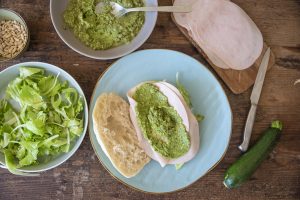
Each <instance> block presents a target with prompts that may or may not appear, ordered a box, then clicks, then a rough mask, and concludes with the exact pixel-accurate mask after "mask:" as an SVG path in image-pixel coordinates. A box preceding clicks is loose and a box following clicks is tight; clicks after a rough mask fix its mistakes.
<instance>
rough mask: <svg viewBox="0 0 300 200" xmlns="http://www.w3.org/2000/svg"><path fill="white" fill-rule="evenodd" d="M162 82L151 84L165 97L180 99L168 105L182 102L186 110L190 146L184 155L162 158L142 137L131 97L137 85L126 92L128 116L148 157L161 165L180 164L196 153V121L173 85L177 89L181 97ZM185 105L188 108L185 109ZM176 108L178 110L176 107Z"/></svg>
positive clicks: (197, 129) (197, 141)
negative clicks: (175, 157)
mask: <svg viewBox="0 0 300 200" xmlns="http://www.w3.org/2000/svg"><path fill="white" fill-rule="evenodd" d="M163 83H165V82H157V83H153V84H154V85H156V86H157V87H158V88H159V89H160V91H161V92H162V93H163V94H164V95H165V96H167V97H171V96H172V99H173V100H172V101H180V103H179V102H177V103H175V104H174V102H173V103H171V102H170V105H172V106H174V105H175V106H177V105H180V104H183V105H184V109H185V110H186V112H187V115H188V120H189V121H188V122H189V131H188V132H189V136H190V142H191V146H190V149H189V151H188V152H187V153H186V154H185V155H183V156H181V157H179V158H177V159H167V158H164V157H163V156H161V155H160V154H159V153H157V152H155V151H154V150H153V148H152V147H151V145H150V144H149V142H148V141H147V140H146V139H145V138H144V136H143V133H142V131H141V129H140V128H139V125H138V122H137V119H136V113H135V106H136V102H135V100H134V99H132V98H131V97H132V95H133V94H134V91H135V90H136V88H137V87H138V86H137V87H135V88H133V89H131V90H130V91H129V92H128V94H127V96H128V99H129V103H130V107H131V109H130V117H131V120H132V123H133V125H134V127H135V129H136V132H137V137H138V140H139V142H140V145H141V147H142V148H143V149H144V151H145V152H146V154H147V155H148V156H149V157H151V158H152V159H153V160H156V161H157V162H159V164H160V165H161V166H162V167H164V166H165V165H166V164H181V163H185V162H187V161H189V160H191V159H192V158H193V157H194V156H195V155H196V154H197V152H198V150H199V143H200V140H199V126H198V122H197V120H196V118H195V116H194V115H193V114H192V112H191V110H190V109H189V108H188V107H187V105H186V103H185V102H184V100H183V97H182V96H181V94H180V93H179V91H178V90H177V89H176V88H175V87H174V86H173V87H174V88H175V89H176V90H177V91H178V93H179V95H180V96H181V97H179V96H178V94H177V93H176V92H174V91H173V90H172V89H171V88H169V87H168V85H166V84H163ZM174 95H175V96H174ZM174 99H175V100H174ZM179 107H180V106H179ZM186 107H187V108H188V109H186ZM177 110H178V108H177Z"/></svg>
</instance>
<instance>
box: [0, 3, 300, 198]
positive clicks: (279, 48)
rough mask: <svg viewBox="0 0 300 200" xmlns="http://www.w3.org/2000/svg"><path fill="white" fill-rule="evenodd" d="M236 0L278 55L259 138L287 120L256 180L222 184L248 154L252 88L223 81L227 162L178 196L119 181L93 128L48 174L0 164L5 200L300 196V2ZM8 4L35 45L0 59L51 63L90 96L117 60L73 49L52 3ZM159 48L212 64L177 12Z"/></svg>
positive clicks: (164, 24) (160, 29)
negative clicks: (58, 27)
mask: <svg viewBox="0 0 300 200" xmlns="http://www.w3.org/2000/svg"><path fill="white" fill-rule="evenodd" d="M234 2H235V3H237V4H238V5H239V6H240V7H242V8H243V9H244V10H245V11H246V12H247V13H248V14H249V15H250V17H252V19H253V20H254V21H255V22H256V24H257V25H258V27H259V28H260V30H261V31H262V33H263V36H264V38H265V41H266V42H267V43H268V44H269V45H270V46H271V48H272V50H273V51H274V53H275V55H276V64H275V66H274V67H273V68H272V69H271V70H270V71H269V72H268V74H267V76H266V80H265V85H264V88H263V91H262V95H261V99H260V102H259V106H258V111H257V117H256V121H255V124H254V130H253V136H252V141H254V140H256V139H257V138H258V136H259V135H260V133H261V132H262V131H263V130H264V129H266V128H267V127H268V126H269V124H270V122H271V121H272V120H274V119H280V120H282V121H283V123H284V129H283V134H282V137H281V139H280V142H279V144H278V145H277V147H276V149H275V150H274V151H273V152H272V153H271V155H270V156H269V158H268V159H267V160H266V161H265V162H264V163H263V164H262V166H261V167H260V168H259V169H258V170H257V172H256V173H255V174H254V176H253V177H252V178H251V180H250V181H249V182H247V183H246V184H244V185H243V186H242V187H240V188H239V189H234V190H228V189H226V188H225V187H224V186H223V184H222V180H223V176H224V172H225V170H226V168H227V167H228V166H229V165H230V164H231V163H232V162H234V161H235V160H236V158H238V157H239V156H240V155H241V152H240V151H239V150H238V149H237V146H238V144H239V143H240V142H241V138H242V132H243V128H244V123H245V120H246V116H247V113H248V109H249V106H250V102H249V98H250V93H251V89H249V90H248V91H246V92H245V93H243V94H240V95H234V94H233V93H231V92H230V91H229V89H228V88H227V87H226V86H225V85H224V84H223V83H222V82H221V83H222V85H223V87H224V89H225V91H226V93H227V95H228V98H229V101H230V104H231V107H232V111H233V130H232V138H231V141H230V146H229V149H228V152H227V153H226V155H225V157H224V159H223V160H222V162H221V163H220V164H219V165H218V166H217V167H216V168H215V169H213V170H212V171H211V172H210V173H209V174H207V175H206V176H204V177H203V178H201V179H200V180H198V181H197V182H196V183H194V184H193V185H191V186H190V187H188V188H186V189H184V190H182V191H179V192H175V193H171V194H165V195H151V194H145V193H142V192H139V191H135V190H133V189H131V188H129V187H127V186H125V185H123V184H122V183H119V182H118V181H117V180H115V179H114V178H112V177H111V176H110V175H109V173H108V172H107V171H105V169H104V168H103V167H102V165H101V164H100V163H99V161H98V159H97V156H96V155H95V153H94V151H93V149H92V147H91V144H90V140H89V136H88V134H87V135H86V137H85V139H84V142H83V143H82V145H81V146H80V148H79V150H78V151H77V152H76V154H75V155H74V156H73V157H71V158H70V159H69V160H68V161H67V162H65V163H64V164H62V165H61V166H59V167H57V168H55V169H53V170H50V171H47V172H46V173H43V174H42V175H41V176H40V177H34V178H32V177H29V178H28V177H19V176H14V175H11V174H10V173H8V171H7V170H4V169H0V199H5V200H10V199H39V200H42V199H100V198H101V199H150V198H153V199H300V84H298V85H296V86H294V82H295V80H296V79H299V78H300V1H299V0H265V1H254V0H234ZM159 4H160V5H170V4H171V0H160V1H159ZM0 6H1V7H5V8H11V9H13V10H15V11H17V12H19V13H21V15H22V16H23V17H24V18H25V20H26V21H27V23H28V25H29V29H30V31H31V43H30V46H29V49H28V51H27V52H26V53H25V54H24V55H23V56H22V57H21V58H19V59H18V60H13V61H12V62H6V63H0V70H3V69H5V68H6V67H8V66H10V65H13V64H17V63H20V62H25V61H42V62H47V63H51V64H54V65H57V66H60V67H61V68H63V69H64V70H66V71H67V72H69V73H70V74H71V75H73V76H74V77H75V79H76V80H77V81H78V82H79V84H80V85H81V86H82V87H83V90H84V92H85V94H86V97H87V99H90V97H91V94H92V91H93V88H94V85H95V84H96V81H97V79H98V76H99V75H100V74H101V73H102V72H103V71H104V70H105V69H106V68H107V67H108V66H109V65H110V64H111V63H112V62H113V60H111V61H97V60H93V59H90V58H87V57H84V56H81V55H79V54H77V53H75V52H74V51H72V50H71V49H70V48H69V47H67V46H66V45H65V44H64V43H63V41H62V40H61V39H60V38H59V37H58V35H57V34H56V32H55V30H54V28H53V26H52V23H51V19H50V14H49V1H46V0H13V1H12V0H0ZM151 48H167V49H173V50H177V51H181V52H184V53H186V54H188V55H191V56H193V57H194V58H196V59H197V60H200V61H201V62H202V63H203V64H205V65H206V66H207V67H208V68H209V69H211V68H210V66H209V65H208V64H207V63H206V62H205V61H204V60H203V58H202V57H201V56H200V55H199V54H198V53H197V51H196V50H195V48H193V47H192V45H190V44H189V43H188V41H187V40H186V39H185V38H184V36H183V35H182V34H181V33H180V32H179V31H178V30H177V29H176V27H175V25H174V24H173V23H172V21H171V18H170V15H169V14H165V13H160V14H159V17H158V21H157V25H156V28H155V30H154V32H153V34H152V35H151V37H150V38H149V39H148V40H147V42H146V43H145V44H144V45H143V46H142V47H141V48H140V49H151ZM219 80H220V79H219ZM0 84H1V80H0Z"/></svg>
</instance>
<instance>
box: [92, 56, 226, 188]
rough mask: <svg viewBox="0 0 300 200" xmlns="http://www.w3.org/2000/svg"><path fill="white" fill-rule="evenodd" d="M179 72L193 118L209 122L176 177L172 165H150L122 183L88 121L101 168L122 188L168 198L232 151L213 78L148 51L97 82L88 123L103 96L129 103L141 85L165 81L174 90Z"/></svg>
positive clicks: (222, 97) (191, 63) (188, 61)
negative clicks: (108, 94)
mask: <svg viewBox="0 0 300 200" xmlns="http://www.w3.org/2000/svg"><path fill="white" fill-rule="evenodd" d="M177 72H179V74H180V82H181V83H182V84H183V85H184V86H185V87H186V89H187V90H188V91H189V93H190V95H191V100H192V104H193V107H194V111H195V113H201V114H203V115H204V116H205V119H204V121H202V122H201V123H200V149H199V153H198V154H197V155H196V157H195V158H194V159H193V160H191V161H189V162H188V163H186V164H184V166H183V167H182V169H180V170H178V171H176V170H175V167H174V165H168V166H166V167H165V168H162V167H160V165H159V164H158V163H157V162H156V161H151V162H150V163H149V164H147V165H146V166H145V167H144V169H143V170H142V171H141V172H140V173H139V174H138V175H137V176H135V177H133V178H129V179H128V178H125V177H123V176H122V175H121V174H120V173H119V172H118V171H117V170H116V169H115V168H114V167H113V165H112V164H111V162H110V160H109V159H108V158H107V157H106V155H105V154H104V152H103V151H102V149H101V146H100V145H99V144H98V142H97V139H96V136H95V133H94V131H93V120H89V132H90V139H91V143H92V145H93V147H94V150H95V152H96V154H97V156H98V158H99V160H100V161H101V163H102V164H103V166H104V167H105V168H106V169H107V170H108V171H109V172H110V173H111V175H112V176H114V177H115V178H117V179H118V180H120V181H121V182H123V183H125V184H126V185H129V186H132V187H134V188H136V189H139V190H142V191H145V192H152V193H165V192H172V191H175V190H179V189H182V188H185V187H187V186H189V185H190V184H192V183H194V182H195V181H197V180H198V179H199V178H200V177H202V176H203V175H205V174H206V173H207V172H209V171H210V170H211V169H212V168H213V167H215V166H216V164H217V163H218V162H220V160H221V159H222V158H223V156H224V154H225V152H226V150H227V147H228V145H229V140H230V136H231V127H232V113H231V109H230V105H229V102H228V99H227V97H226V94H225V93H224V91H223V89H222V87H221V85H220V84H219V83H218V81H217V79H216V78H215V77H214V76H213V75H212V73H211V72H210V71H209V70H208V69H206V68H205V67H204V66H203V65H202V64H201V63H199V62H198V61H197V60H195V59H193V58H191V57H190V56H187V55H185V54H183V53H180V52H176V51H170V50H144V51H138V52H135V53H133V54H130V55H128V56H126V57H123V58H122V59H120V60H118V61H117V62H115V63H114V64H113V65H112V66H111V67H110V68H109V69H108V70H107V71H106V72H105V73H104V74H103V76H102V77H101V78H100V79H99V81H98V83H97V84H96V87H95V89H94V93H93V95H92V99H91V104H90V113H89V117H90V119H92V111H93V110H94V106H95V102H96V99H97V97H98V96H99V95H100V94H101V93H104V92H115V93H117V94H119V95H120V96H122V97H123V98H125V99H126V92H127V91H128V90H129V89H130V88H132V87H133V86H135V85H137V84H139V83H140V82H143V81H147V80H166V81H168V82H170V83H172V84H175V80H176V73H177ZM220 181H221V180H220Z"/></svg>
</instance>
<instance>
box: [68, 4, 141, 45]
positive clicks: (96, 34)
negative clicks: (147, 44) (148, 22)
mask: <svg viewBox="0 0 300 200" xmlns="http://www.w3.org/2000/svg"><path fill="white" fill-rule="evenodd" d="M99 2H105V3H109V2H110V1H109V0H100V1H99V0H70V1H69V3H68V6H67V9H66V10H65V12H64V15H63V18H64V21H65V23H66V25H67V27H68V28H69V29H71V30H72V31H73V33H74V34H75V36H76V37H77V38H78V39H79V40H80V41H81V42H83V43H84V44H85V45H86V46H88V47H90V48H92V49H94V50H105V49H110V48H113V47H117V46H120V45H123V44H127V43H129V42H130V41H131V40H133V38H135V37H136V35H137V34H138V33H139V31H140V30H141V28H142V26H143V24H144V22H145V15H144V13H143V12H131V13H128V14H126V15H125V16H123V17H120V18H116V17H115V16H114V15H113V14H111V10H112V8H111V6H110V5H109V4H107V5H106V6H105V7H104V9H103V12H101V13H99V14H96V13H95V6H96V5H97V4H98V3H99ZM114 2H116V3H119V4H120V5H122V6H124V7H125V8H131V7H140V6H143V5H144V3H143V0H114Z"/></svg>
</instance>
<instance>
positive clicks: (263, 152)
mask: <svg viewBox="0 0 300 200" xmlns="http://www.w3.org/2000/svg"><path fill="white" fill-rule="evenodd" d="M281 130H282V123H281V122H280V121H274V122H272V125H271V127H270V128H268V129H267V130H266V131H265V132H264V133H263V135H262V137H261V138H260V139H259V140H258V141H257V142H256V144H255V145H254V146H253V147H251V148H250V149H249V150H248V151H247V152H246V153H245V154H243V155H242V156H241V157H240V158H239V159H238V160H237V161H236V162H235V163H233V164H232V165H231V166H230V167H229V168H228V170H227V171H226V173H225V178H224V182H223V183H224V185H225V186H226V187H227V188H236V187H238V186H240V185H241V184H242V183H243V182H245V181H246V180H248V179H249V178H250V177H251V175H252V174H253V173H254V171H255V170H256V169H257V168H258V167H259V165H260V164H261V163H262V162H263V161H264V159H265V158H266V157H267V156H268V155H269V153H270V152H271V151H272V150H273V148H274V146H275V144H276V141H277V139H278V138H279V136H280V134H281Z"/></svg>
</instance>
